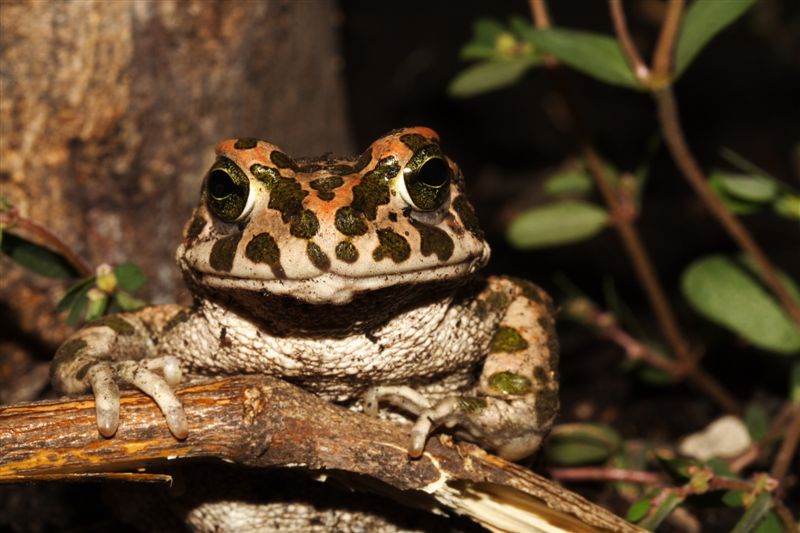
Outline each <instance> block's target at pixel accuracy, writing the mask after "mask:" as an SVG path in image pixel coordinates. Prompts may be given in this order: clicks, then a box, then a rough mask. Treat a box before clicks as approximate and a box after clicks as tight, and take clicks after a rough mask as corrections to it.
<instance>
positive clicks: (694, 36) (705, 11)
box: [675, 0, 756, 79]
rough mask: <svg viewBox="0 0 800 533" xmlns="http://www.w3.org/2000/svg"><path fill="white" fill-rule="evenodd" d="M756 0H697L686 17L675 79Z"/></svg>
mask: <svg viewBox="0 0 800 533" xmlns="http://www.w3.org/2000/svg"><path fill="white" fill-rule="evenodd" d="M755 2H756V0H695V1H694V2H692V3H691V5H689V8H688V9H687V10H686V14H685V15H684V17H683V22H682V24H681V29H680V33H679V35H678V42H677V44H676V46H675V79H678V78H679V77H680V75H681V74H682V73H683V71H684V70H686V68H687V67H688V66H689V64H690V63H691V62H692V60H693V59H694V58H695V56H697V54H699V53H700V51H701V50H702V49H703V47H704V46H705V45H706V43H708V41H710V40H711V39H712V38H713V37H714V36H715V35H716V34H718V33H719V32H721V31H722V30H724V29H725V27H727V26H728V25H730V24H732V23H733V22H734V21H735V20H736V19H738V18H739V17H741V16H742V15H743V14H744V12H745V11H747V10H748V9H750V6H752V5H753V4H754V3H755Z"/></svg>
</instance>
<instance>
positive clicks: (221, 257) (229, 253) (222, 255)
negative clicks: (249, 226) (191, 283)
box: [208, 232, 242, 272]
mask: <svg viewBox="0 0 800 533" xmlns="http://www.w3.org/2000/svg"><path fill="white" fill-rule="evenodd" d="M241 239H242V234H241V232H239V233H234V234H233V235H228V236H227V237H223V238H221V239H219V240H218V241H217V242H215V243H214V246H213V247H212V248H211V255H210V256H209V258H208V262H209V264H210V265H211V268H213V269H214V270H221V271H223V272H230V271H231V269H232V268H233V259H234V258H235V257H236V247H237V246H238V245H239V241H240V240H241Z"/></svg>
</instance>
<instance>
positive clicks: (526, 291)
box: [508, 276, 543, 304]
mask: <svg viewBox="0 0 800 533" xmlns="http://www.w3.org/2000/svg"><path fill="white" fill-rule="evenodd" d="M508 280H509V281H510V282H512V283H513V284H514V285H516V286H517V287H519V289H520V291H521V292H522V295H523V296H524V297H525V298H527V299H528V300H532V301H534V302H536V303H537V304H541V303H543V302H542V293H541V289H540V288H539V287H537V286H536V285H535V284H534V283H532V282H530V281H528V280H527V279H522V278H513V277H510V276H509V278H508Z"/></svg>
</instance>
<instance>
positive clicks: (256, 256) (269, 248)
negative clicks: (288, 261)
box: [244, 233, 286, 279]
mask: <svg viewBox="0 0 800 533" xmlns="http://www.w3.org/2000/svg"><path fill="white" fill-rule="evenodd" d="M244 255H245V257H247V258H248V259H249V260H250V261H252V262H254V263H266V264H267V265H269V267H270V269H271V270H272V273H273V274H274V275H275V277H276V278H279V279H283V278H285V277H286V272H284V270H283V267H282V266H281V250H280V248H278V243H276V242H275V239H274V238H273V237H272V235H270V234H269V233H259V234H258V235H256V236H255V237H253V238H252V239H250V242H248V243H247V246H246V247H245V249H244Z"/></svg>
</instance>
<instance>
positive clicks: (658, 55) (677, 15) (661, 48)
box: [651, 0, 684, 87]
mask: <svg viewBox="0 0 800 533" xmlns="http://www.w3.org/2000/svg"><path fill="white" fill-rule="evenodd" d="M683 5H684V0H670V2H669V5H668V6H667V16H666V18H665V19H664V22H663V24H662V25H661V35H659V37H658V44H656V50H655V52H654V53H653V74H652V79H651V83H653V84H656V85H659V86H661V87H664V86H667V85H669V83H670V81H671V78H672V54H673V50H674V48H675V39H676V38H677V37H678V31H679V30H680V27H681V17H682V16H683Z"/></svg>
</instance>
